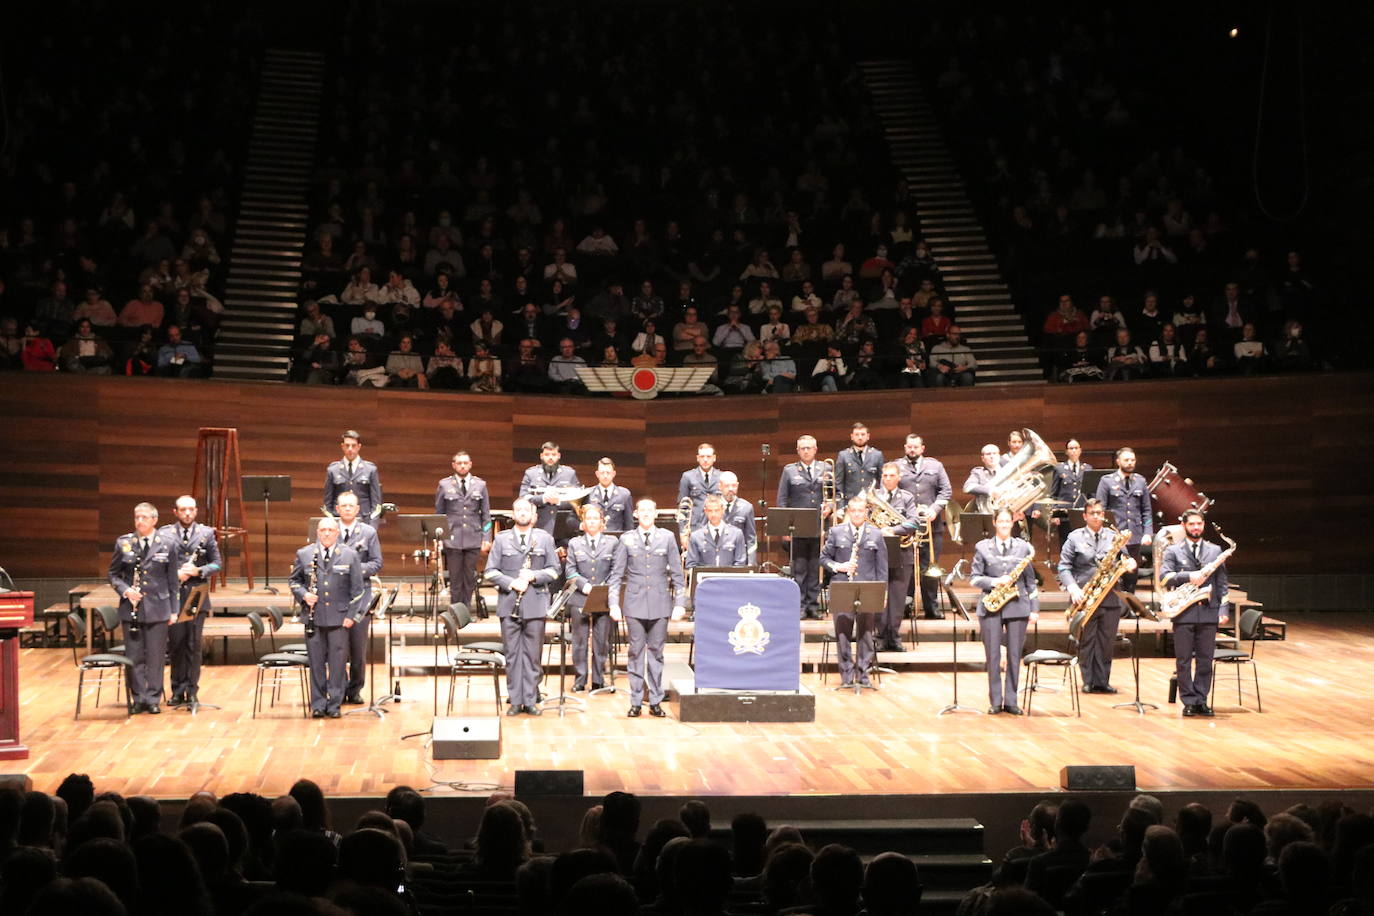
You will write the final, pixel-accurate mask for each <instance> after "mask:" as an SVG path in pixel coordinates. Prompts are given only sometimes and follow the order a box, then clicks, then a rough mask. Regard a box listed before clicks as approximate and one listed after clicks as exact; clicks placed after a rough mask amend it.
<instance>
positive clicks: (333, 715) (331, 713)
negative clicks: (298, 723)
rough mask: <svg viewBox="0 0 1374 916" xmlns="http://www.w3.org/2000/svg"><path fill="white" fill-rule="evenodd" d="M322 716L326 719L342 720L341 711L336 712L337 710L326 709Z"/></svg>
mask: <svg viewBox="0 0 1374 916" xmlns="http://www.w3.org/2000/svg"><path fill="white" fill-rule="evenodd" d="M324 715H325V718H328V719H340V718H343V713H342V712H341V711H339V710H337V709H326V710H325V711H324Z"/></svg>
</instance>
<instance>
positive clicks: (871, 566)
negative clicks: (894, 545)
mask: <svg viewBox="0 0 1374 916" xmlns="http://www.w3.org/2000/svg"><path fill="white" fill-rule="evenodd" d="M845 516H846V521H844V522H841V523H840V524H838V525H835V526H834V527H833V528H831V529H830V531H829V533H827V534H826V537H825V546H824V547H823V548H821V562H822V563H824V564H825V567H826V569H829V570H830V572H831V576H832V578H831V582H886V581H887V545H886V544H884V543H883V535H882V532H880V531H879V530H878V529H877V528H875V527H873V526H872V525H870V524H868V504H867V503H865V502H864V499H863V497H862V496H856V497H854V498H853V499H851V500H850V501H849V503H848V505H847V507H846V510H845ZM856 542H857V543H858V547H857V548H856V547H855V543H856ZM830 612H831V614H832V615H833V616H834V618H835V648H836V650H837V651H836V653H835V656H836V659H837V660H838V662H839V667H840V684H841V686H844V687H852V686H854V684H855V683H858V684H859V685H861V686H863V687H872V686H873V684H872V683H871V682H870V681H869V679H868V671H869V669H870V668H872V667H873V619H872V618H873V617H875V616H877V615H874V614H855V613H854V609H853V608H852V607H846V608H842V607H839V606H837V605H833V604H832V605H831V607H830ZM856 617H857V618H858V619H857V620H856V619H855V618H856ZM855 640H858V643H859V651H858V653H857V657H856V653H855V652H854V648H853V644H854V641H855Z"/></svg>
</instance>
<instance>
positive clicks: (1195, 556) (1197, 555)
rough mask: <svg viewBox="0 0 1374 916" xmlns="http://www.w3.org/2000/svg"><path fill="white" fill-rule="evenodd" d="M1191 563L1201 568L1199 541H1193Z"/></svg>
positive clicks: (1200, 543) (1200, 546) (1200, 544)
mask: <svg viewBox="0 0 1374 916" xmlns="http://www.w3.org/2000/svg"><path fill="white" fill-rule="evenodd" d="M1193 562H1194V563H1196V564H1197V565H1198V566H1201V565H1202V542H1201V541H1194V542H1193Z"/></svg>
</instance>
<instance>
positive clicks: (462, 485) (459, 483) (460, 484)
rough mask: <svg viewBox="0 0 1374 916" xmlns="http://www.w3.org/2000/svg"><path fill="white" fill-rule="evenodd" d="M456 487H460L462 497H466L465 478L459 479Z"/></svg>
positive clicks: (466, 484)
mask: <svg viewBox="0 0 1374 916" xmlns="http://www.w3.org/2000/svg"><path fill="white" fill-rule="evenodd" d="M458 485H459V486H460V487H462V489H463V495H464V496H467V495H468V479H467V478H466V477H464V478H462V479H460V480H459V481H458Z"/></svg>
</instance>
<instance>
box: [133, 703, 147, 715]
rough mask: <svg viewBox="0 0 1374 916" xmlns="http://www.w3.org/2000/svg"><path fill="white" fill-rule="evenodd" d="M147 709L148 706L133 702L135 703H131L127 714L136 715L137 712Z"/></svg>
mask: <svg viewBox="0 0 1374 916" xmlns="http://www.w3.org/2000/svg"><path fill="white" fill-rule="evenodd" d="M147 711H148V707H147V706H144V705H143V704H142V703H135V704H134V705H133V707H132V708H131V709H130V710H129V715H131V716H136V715H138V714H139V713H142V712H147Z"/></svg>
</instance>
